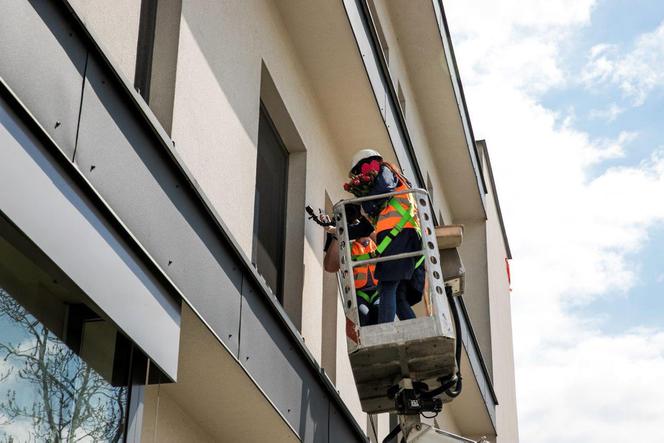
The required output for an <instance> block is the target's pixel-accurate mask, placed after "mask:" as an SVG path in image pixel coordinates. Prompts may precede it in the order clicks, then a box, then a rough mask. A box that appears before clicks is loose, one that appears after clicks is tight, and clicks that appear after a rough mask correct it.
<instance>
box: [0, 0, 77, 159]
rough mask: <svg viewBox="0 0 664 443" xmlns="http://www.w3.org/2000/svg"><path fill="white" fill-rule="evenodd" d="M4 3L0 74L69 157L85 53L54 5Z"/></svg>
mask: <svg viewBox="0 0 664 443" xmlns="http://www.w3.org/2000/svg"><path fill="white" fill-rule="evenodd" d="M9 3H11V5H9ZM5 4H6V6H5V7H3V8H2V13H1V14H0V76H2V78H4V80H5V81H6V82H7V84H8V85H9V86H10V87H11V88H12V89H13V90H14V92H15V93H16V94H17V95H18V96H19V98H20V99H21V101H23V103H25V104H26V105H27V106H28V108H29V109H30V112H31V113H32V114H33V115H34V116H35V118H36V119H37V121H38V122H39V123H40V124H41V125H42V126H43V127H44V128H45V129H46V131H47V132H48V133H49V135H50V136H51V137H52V138H53V139H54V140H55V141H56V142H57V144H58V146H59V147H60V148H61V149H62V150H63V151H64V152H65V153H66V154H67V155H68V156H69V158H72V156H73V154H74V146H75V140H76V126H77V123H78V112H79V106H80V104H81V87H82V85H83V74H84V70H85V61H86V56H87V51H86V49H85V47H84V46H83V45H82V44H81V42H80V41H79V39H78V38H77V36H76V35H75V33H74V31H73V30H72V28H71V27H70V26H69V24H68V23H67V21H66V19H65V17H63V15H62V14H61V11H60V10H61V9H62V8H61V7H59V6H58V3H57V2H53V1H43V0H42V1H40V0H33V1H26V0H22V1H14V2H5Z"/></svg>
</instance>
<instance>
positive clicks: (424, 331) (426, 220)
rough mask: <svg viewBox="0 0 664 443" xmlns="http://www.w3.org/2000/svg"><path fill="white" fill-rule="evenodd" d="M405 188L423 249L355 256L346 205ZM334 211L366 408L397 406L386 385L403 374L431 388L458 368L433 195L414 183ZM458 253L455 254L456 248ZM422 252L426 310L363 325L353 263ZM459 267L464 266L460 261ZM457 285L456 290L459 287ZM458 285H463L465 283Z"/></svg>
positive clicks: (349, 335) (353, 354)
mask: <svg viewBox="0 0 664 443" xmlns="http://www.w3.org/2000/svg"><path fill="white" fill-rule="evenodd" d="M402 194H408V195H409V200H410V201H411V204H412V205H413V206H414V207H415V208H416V215H415V217H414V218H415V219H416V220H417V221H418V223H419V226H420V230H421V236H422V249H421V250H419V251H415V252H409V253H401V254H394V255H389V256H379V257H374V258H369V259H366V260H353V259H352V258H351V241H350V239H349V236H348V226H347V218H346V205H349V204H361V203H362V202H365V201H367V200H377V199H391V198H392V197H394V196H395V195H402ZM334 216H335V219H336V226H337V234H338V237H339V261H340V281H341V292H342V299H343V305H344V312H345V314H346V339H347V344H348V353H349V357H350V363H351V367H352V369H353V375H354V377H355V384H356V385H357V390H358V393H359V397H360V401H361V404H362V409H363V410H364V411H365V412H367V413H371V414H373V413H380V412H394V411H395V403H394V400H393V399H391V398H389V396H388V390H389V389H390V388H391V387H393V386H395V385H397V384H398V383H399V382H400V381H401V380H402V379H404V378H409V379H411V380H412V381H413V382H423V383H426V384H427V386H428V387H429V388H430V389H431V388H435V387H437V386H438V385H439V384H440V382H439V379H440V378H441V377H448V376H452V375H453V374H454V373H455V372H456V361H455V333H454V328H453V323H452V318H451V314H450V307H449V304H448V301H447V296H446V292H445V286H446V282H445V279H444V277H443V273H442V270H441V257H440V253H439V250H438V245H437V240H436V231H435V229H434V226H433V220H432V217H431V211H430V203H429V196H428V193H427V192H426V191H425V190H423V189H411V190H406V191H399V192H393V193H389V194H381V195H375V196H370V197H361V198H355V199H349V200H342V201H341V202H339V203H337V204H336V205H335V206H334ZM454 253H455V254H456V249H454ZM422 256H424V258H425V262H424V263H425V269H426V274H427V284H426V285H425V293H424V295H423V303H424V305H423V307H419V308H418V309H417V311H419V312H422V311H423V312H424V313H423V314H422V315H418V317H417V318H414V319H411V320H405V321H394V322H391V323H383V324H378V325H370V326H364V327H360V322H359V316H358V307H357V300H356V294H355V284H354V280H353V268H354V267H355V266H358V265H363V264H364V265H366V264H371V263H380V262H383V261H389V260H397V259H402V258H407V257H422ZM457 257H458V255H457ZM460 268H461V270H462V266H460ZM456 284H458V281H457V282H456ZM448 286H449V283H448ZM455 289H456V291H455V292H458V291H459V289H457V288H455ZM460 290H461V291H462V288H461V289H460ZM441 398H442V400H443V401H444V402H445V401H448V400H449V399H446V398H445V397H444V396H443V397H441Z"/></svg>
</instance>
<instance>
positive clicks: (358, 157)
mask: <svg viewBox="0 0 664 443" xmlns="http://www.w3.org/2000/svg"><path fill="white" fill-rule="evenodd" d="M371 157H378V158H380V159H381V160H382V159H383V156H382V155H380V152H378V151H375V150H373V149H360V150H359V151H357V152H356V153H355V155H354V156H353V160H351V164H350V170H351V171H352V170H353V168H355V166H357V164H358V163H360V162H361V161H362V160H364V159H365V158H371Z"/></svg>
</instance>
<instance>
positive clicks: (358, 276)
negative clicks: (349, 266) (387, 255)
mask: <svg viewBox="0 0 664 443" xmlns="http://www.w3.org/2000/svg"><path fill="white" fill-rule="evenodd" d="M375 251H376V244H375V243H374V242H373V240H372V241H370V242H369V244H368V245H367V246H363V245H362V244H361V243H360V242H359V241H354V242H353V246H352V247H351V250H350V254H351V258H352V259H353V260H368V259H370V258H372V257H373V255H374V253H375ZM375 273H376V264H375V263H372V264H370V265H359V266H355V267H353V279H354V280H355V288H356V289H361V288H364V287H366V286H369V285H370V286H377V285H378V281H377V280H376V278H375V277H374V274H375ZM369 275H371V284H370V283H369Z"/></svg>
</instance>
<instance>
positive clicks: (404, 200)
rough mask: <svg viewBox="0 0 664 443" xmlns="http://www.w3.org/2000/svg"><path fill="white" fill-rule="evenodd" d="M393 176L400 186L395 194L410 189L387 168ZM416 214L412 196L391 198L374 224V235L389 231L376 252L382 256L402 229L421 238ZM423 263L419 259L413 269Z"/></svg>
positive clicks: (404, 180)
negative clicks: (414, 232)
mask: <svg viewBox="0 0 664 443" xmlns="http://www.w3.org/2000/svg"><path fill="white" fill-rule="evenodd" d="M389 168H390V170H391V171H392V173H393V174H394V175H396V176H397V178H398V179H399V181H400V182H401V184H400V185H399V186H397V188H396V189H395V191H396V192H399V191H405V190H408V189H410V187H409V186H408V185H407V184H406V179H405V178H404V176H403V175H401V174H400V173H399V172H397V171H396V169H394V168H393V167H389ZM416 212H417V209H416V206H415V203H414V201H413V197H412V194H400V195H395V196H394V197H392V198H391V199H390V200H389V201H388V202H387V205H385V208H384V209H383V210H382V211H381V213H380V214H379V215H378V221H377V223H376V234H378V233H380V232H383V231H387V230H389V231H390V232H389V233H388V234H387V235H386V236H385V237H384V238H383V240H381V242H380V244H379V245H378V246H377V247H376V252H378V254H382V253H383V252H385V250H386V249H387V247H388V246H389V245H390V243H392V240H393V239H394V238H395V237H396V236H397V235H399V233H400V232H401V231H402V230H403V229H404V228H412V229H415V230H416V231H417V234H418V235H419V237H420V238H422V230H421V229H420V224H419V223H418V222H417V220H416V219H415V214H416ZM422 263H424V256H422V257H420V258H419V260H417V262H416V263H415V269H417V268H419V267H420V266H422Z"/></svg>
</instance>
